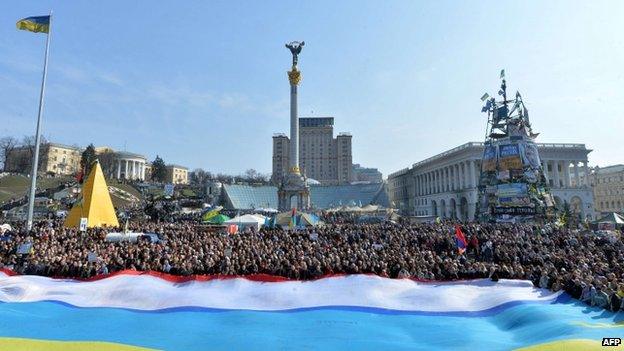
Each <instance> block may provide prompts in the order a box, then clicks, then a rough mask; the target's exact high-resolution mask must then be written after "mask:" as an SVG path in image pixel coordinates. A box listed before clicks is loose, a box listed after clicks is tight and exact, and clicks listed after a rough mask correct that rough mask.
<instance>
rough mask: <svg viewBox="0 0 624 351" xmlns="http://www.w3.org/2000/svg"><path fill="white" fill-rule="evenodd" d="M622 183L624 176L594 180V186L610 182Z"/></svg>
mask: <svg viewBox="0 0 624 351" xmlns="http://www.w3.org/2000/svg"><path fill="white" fill-rule="evenodd" d="M618 181H620V182H624V175H621V176H619V177H618V176H615V177H604V178H598V179H596V184H600V183H602V184H605V183H611V182H618Z"/></svg>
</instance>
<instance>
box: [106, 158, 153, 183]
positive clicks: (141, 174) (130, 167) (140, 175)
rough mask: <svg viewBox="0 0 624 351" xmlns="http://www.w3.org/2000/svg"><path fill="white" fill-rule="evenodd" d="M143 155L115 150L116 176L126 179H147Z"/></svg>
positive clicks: (145, 160) (145, 161)
mask: <svg viewBox="0 0 624 351" xmlns="http://www.w3.org/2000/svg"><path fill="white" fill-rule="evenodd" d="M146 163H147V159H146V158H145V156H143V155H139V154H134V153H131V152H126V151H117V152H115V160H114V167H115V172H114V174H115V178H117V179H126V180H145V164H146Z"/></svg>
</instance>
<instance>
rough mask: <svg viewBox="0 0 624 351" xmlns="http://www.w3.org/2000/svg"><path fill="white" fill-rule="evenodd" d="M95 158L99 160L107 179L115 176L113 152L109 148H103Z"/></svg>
mask: <svg viewBox="0 0 624 351" xmlns="http://www.w3.org/2000/svg"><path fill="white" fill-rule="evenodd" d="M96 158H97V159H98V161H99V162H100V166H101V167H102V171H103V172H104V174H106V176H107V177H108V178H109V179H110V178H115V170H116V169H115V164H116V162H115V153H114V152H112V151H110V150H105V151H103V152H101V153H99V154H97V155H96Z"/></svg>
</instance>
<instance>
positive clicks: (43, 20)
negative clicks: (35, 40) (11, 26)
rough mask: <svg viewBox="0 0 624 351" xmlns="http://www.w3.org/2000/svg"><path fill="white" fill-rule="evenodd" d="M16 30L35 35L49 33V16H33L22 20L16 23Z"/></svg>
mask: <svg viewBox="0 0 624 351" xmlns="http://www.w3.org/2000/svg"><path fill="white" fill-rule="evenodd" d="M16 26H17V29H21V30H27V31H31V32H35V33H49V32H50V16H33V17H26V18H23V19H21V20H19V21H17V23H16Z"/></svg>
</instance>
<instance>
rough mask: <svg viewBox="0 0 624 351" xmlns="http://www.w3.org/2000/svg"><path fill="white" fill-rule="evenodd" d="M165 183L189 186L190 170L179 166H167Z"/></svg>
mask: <svg viewBox="0 0 624 351" xmlns="http://www.w3.org/2000/svg"><path fill="white" fill-rule="evenodd" d="M165 183H171V184H188V183H189V179H188V168H186V167H183V166H179V165H167V176H166V177H165Z"/></svg>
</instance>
